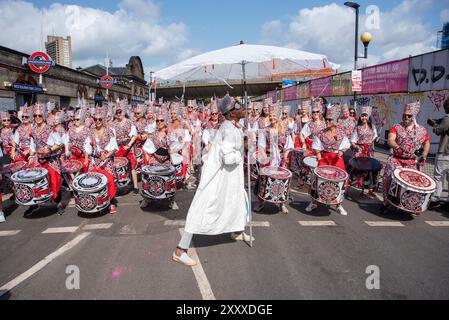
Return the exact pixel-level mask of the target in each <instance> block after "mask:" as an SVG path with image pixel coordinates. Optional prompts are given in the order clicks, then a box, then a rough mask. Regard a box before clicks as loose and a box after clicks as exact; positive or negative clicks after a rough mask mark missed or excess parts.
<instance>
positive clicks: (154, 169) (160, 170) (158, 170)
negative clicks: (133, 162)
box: [142, 165, 176, 176]
mask: <svg viewBox="0 0 449 320" xmlns="http://www.w3.org/2000/svg"><path fill="white" fill-rule="evenodd" d="M175 172H176V169H175V167H173V166H166V165H155V166H143V167H142V173H144V174H149V175H155V176H157V175H161V176H170V175H173V174H175Z"/></svg>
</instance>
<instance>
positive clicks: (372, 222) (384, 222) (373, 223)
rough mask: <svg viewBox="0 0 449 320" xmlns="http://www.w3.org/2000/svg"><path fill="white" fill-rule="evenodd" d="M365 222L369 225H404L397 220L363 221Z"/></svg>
mask: <svg viewBox="0 0 449 320" xmlns="http://www.w3.org/2000/svg"><path fill="white" fill-rule="evenodd" d="M365 223H366V224H367V225H369V226H371V227H405V226H404V224H403V223H401V222H399V221H365Z"/></svg>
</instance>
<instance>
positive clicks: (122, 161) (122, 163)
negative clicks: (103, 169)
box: [114, 157, 128, 168]
mask: <svg viewBox="0 0 449 320" xmlns="http://www.w3.org/2000/svg"><path fill="white" fill-rule="evenodd" d="M127 165H128V159H127V158H125V157H114V167H116V168H122V167H126V166H127Z"/></svg>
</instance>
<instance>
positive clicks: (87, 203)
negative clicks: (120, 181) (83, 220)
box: [72, 172, 110, 213]
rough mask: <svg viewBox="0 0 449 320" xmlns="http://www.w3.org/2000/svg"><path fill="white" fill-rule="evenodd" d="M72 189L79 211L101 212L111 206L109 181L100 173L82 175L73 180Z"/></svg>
mask: <svg viewBox="0 0 449 320" xmlns="http://www.w3.org/2000/svg"><path fill="white" fill-rule="evenodd" d="M72 189H73V195H74V197H75V207H76V209H77V210H78V211H81V212H85V213H95V212H100V211H101V210H103V209H105V208H106V207H108V206H109V204H110V200H109V195H108V179H107V178H106V176H105V175H104V174H101V173H98V172H89V173H84V174H81V175H79V176H77V177H76V178H75V179H74V180H73V183H72Z"/></svg>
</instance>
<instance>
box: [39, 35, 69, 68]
mask: <svg viewBox="0 0 449 320" xmlns="http://www.w3.org/2000/svg"><path fill="white" fill-rule="evenodd" d="M45 49H46V50H47V54H48V55H49V56H50V57H51V58H52V60H53V61H54V62H55V63H56V64H59V65H61V66H64V67H67V68H72V38H71V37H70V36H67V38H63V37H58V36H47V42H46V43H45Z"/></svg>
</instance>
